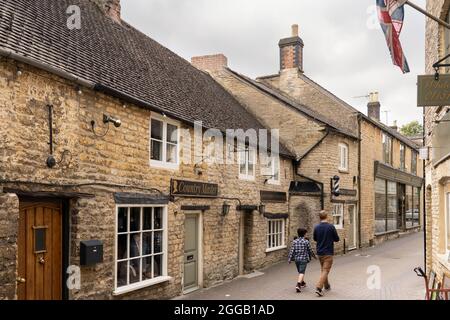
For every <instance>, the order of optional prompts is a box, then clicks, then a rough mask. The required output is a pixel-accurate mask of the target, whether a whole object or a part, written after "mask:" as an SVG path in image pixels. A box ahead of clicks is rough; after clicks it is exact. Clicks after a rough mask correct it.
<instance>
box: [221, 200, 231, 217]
mask: <svg viewBox="0 0 450 320" xmlns="http://www.w3.org/2000/svg"><path fill="white" fill-rule="evenodd" d="M230 208H231V206H230V205H229V204H228V203H226V202H224V203H223V205H222V216H226V215H227V214H229V213H230Z"/></svg>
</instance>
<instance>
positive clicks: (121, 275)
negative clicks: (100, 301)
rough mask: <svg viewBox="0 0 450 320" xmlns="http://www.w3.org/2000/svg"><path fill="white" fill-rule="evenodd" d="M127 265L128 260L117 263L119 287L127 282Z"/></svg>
mask: <svg viewBox="0 0 450 320" xmlns="http://www.w3.org/2000/svg"><path fill="white" fill-rule="evenodd" d="M127 266H128V261H124V262H119V263H118V264H117V287H123V286H126V285H127V284H128V283H127V269H128V268H127Z"/></svg>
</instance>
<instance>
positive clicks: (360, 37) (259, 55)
mask: <svg viewBox="0 0 450 320" xmlns="http://www.w3.org/2000/svg"><path fill="white" fill-rule="evenodd" d="M413 2H414V3H416V4H418V5H420V6H422V7H425V0H413ZM121 4H122V18H123V19H124V20H125V21H127V22H128V23H130V24H131V25H133V26H134V27H136V28H137V29H139V30H140V31H142V32H144V33H145V34H147V35H148V36H149V37H151V38H153V39H154V40H156V41H158V42H159V43H161V44H162V45H164V46H165V47H167V48H169V49H170V50H172V51H173V52H175V53H177V54H178V55H180V56H181V57H183V58H185V59H186V60H190V58H191V57H192V56H198V55H205V54H215V53H223V54H225V55H226V56H227V57H228V63H229V66H230V68H232V69H233V70H236V71H238V72H240V73H243V74H245V75H247V76H250V77H252V78H256V77H258V76H263V75H268V74H276V73H277V72H278V71H279V49H278V41H279V40H280V39H281V38H286V37H289V36H290V35H291V25H292V24H298V25H299V29H300V37H301V38H302V39H303V41H304V43H305V48H304V70H305V74H306V75H307V76H308V77H310V78H312V79H313V80H314V81H316V82H318V83H319V84H320V85H322V86H323V87H325V88H327V89H328V90H330V91H331V92H333V93H334V94H336V95H337V96H338V97H340V98H341V99H343V100H345V101H346V102H348V103H349V104H351V105H352V106H353V107H355V108H357V109H358V110H360V111H361V112H364V113H366V112H367V107H366V106H367V102H368V100H367V98H364V97H362V98H355V97H360V96H365V95H367V94H368V93H369V92H372V91H378V92H379V94H380V102H381V105H382V115H381V120H382V121H383V122H384V123H387V121H388V124H389V125H392V124H393V121H394V120H396V121H398V125H399V126H401V125H404V124H406V123H408V122H410V121H413V120H418V121H419V122H422V109H421V108H418V107H417V86H416V82H417V75H420V74H424V70H425V17H424V16H423V15H422V14H420V13H418V12H417V11H415V10H414V9H412V8H410V7H408V6H406V16H405V24H404V27H403V31H402V34H401V41H402V45H403V50H404V52H405V55H406V57H407V59H408V62H409V65H410V69H411V73H409V74H406V75H404V74H402V72H401V70H400V69H399V68H398V67H396V66H394V65H393V64H392V60H391V57H390V55H389V51H388V48H387V45H386V42H385V38H384V35H383V33H382V31H381V29H380V28H379V24H378V21H377V17H376V8H375V0H340V1H336V0H322V1H314V0H122V1H121ZM383 111H388V112H387V113H385V112H383Z"/></svg>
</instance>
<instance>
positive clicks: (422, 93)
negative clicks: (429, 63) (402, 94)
mask: <svg viewBox="0 0 450 320" xmlns="http://www.w3.org/2000/svg"><path fill="white" fill-rule="evenodd" d="M417 85H418V90H417V92H418V95H417V105H418V106H419V107H434V106H449V105H450V74H441V75H439V80H436V78H435V76H434V75H430V76H419V78H418V81H417Z"/></svg>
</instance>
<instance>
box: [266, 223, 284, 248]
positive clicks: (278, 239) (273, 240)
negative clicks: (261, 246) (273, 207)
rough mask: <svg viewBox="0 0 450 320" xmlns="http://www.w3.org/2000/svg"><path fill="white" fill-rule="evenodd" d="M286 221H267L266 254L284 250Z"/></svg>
mask: <svg viewBox="0 0 450 320" xmlns="http://www.w3.org/2000/svg"><path fill="white" fill-rule="evenodd" d="M285 226H286V220H285V219H274V220H272V219H268V220H267V250H266V252H271V251H276V250H281V249H284V248H286V239H285V237H286V232H285Z"/></svg>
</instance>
